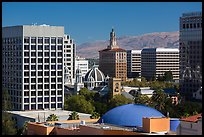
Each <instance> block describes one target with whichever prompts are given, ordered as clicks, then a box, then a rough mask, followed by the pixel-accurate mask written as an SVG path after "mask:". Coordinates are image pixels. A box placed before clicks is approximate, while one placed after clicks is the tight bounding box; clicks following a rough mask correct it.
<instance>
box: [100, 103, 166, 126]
mask: <svg viewBox="0 0 204 137" xmlns="http://www.w3.org/2000/svg"><path fill="white" fill-rule="evenodd" d="M143 117H148V118H149V117H160V118H161V117H165V116H164V115H163V114H162V113H160V112H159V111H157V110H156V109H154V108H151V107H148V106H145V105H141V104H126V105H122V106H118V107H115V108H113V109H111V110H109V111H108V112H106V113H105V114H104V115H103V116H102V117H101V118H100V119H99V120H98V123H108V124H113V125H118V126H126V127H142V118H143Z"/></svg>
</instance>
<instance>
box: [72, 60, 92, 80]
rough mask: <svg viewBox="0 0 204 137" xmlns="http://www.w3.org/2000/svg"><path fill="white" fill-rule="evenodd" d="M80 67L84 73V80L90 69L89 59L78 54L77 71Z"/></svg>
mask: <svg viewBox="0 0 204 137" xmlns="http://www.w3.org/2000/svg"><path fill="white" fill-rule="evenodd" d="M77 69H79V70H80V71H81V73H82V81H84V78H85V75H86V73H87V72H88V71H89V61H88V60H86V59H85V58H80V57H79V56H76V60H75V72H76V70H77Z"/></svg>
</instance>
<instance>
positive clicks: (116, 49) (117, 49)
mask: <svg viewBox="0 0 204 137" xmlns="http://www.w3.org/2000/svg"><path fill="white" fill-rule="evenodd" d="M101 51H115V52H120V51H123V52H126V50H125V49H122V48H113V49H108V48H106V49H103V50H100V51H99V52H101Z"/></svg>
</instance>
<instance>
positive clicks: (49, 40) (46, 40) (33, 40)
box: [24, 37, 63, 44]
mask: <svg viewBox="0 0 204 137" xmlns="http://www.w3.org/2000/svg"><path fill="white" fill-rule="evenodd" d="M43 40H44V42H43ZM36 42H38V43H45V44H49V43H51V44H56V43H58V44H63V38H62V37H58V38H56V37H51V38H49V37H44V38H43V37H38V38H36V37H31V38H30V37H25V38H24V43H36Z"/></svg>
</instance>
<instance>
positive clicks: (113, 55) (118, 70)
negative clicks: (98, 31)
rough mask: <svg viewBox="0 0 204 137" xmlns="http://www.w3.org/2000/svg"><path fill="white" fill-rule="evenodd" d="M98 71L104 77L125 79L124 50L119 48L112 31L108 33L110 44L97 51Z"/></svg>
mask: <svg viewBox="0 0 204 137" xmlns="http://www.w3.org/2000/svg"><path fill="white" fill-rule="evenodd" d="M99 69H100V70H101V71H102V72H103V73H104V74H105V76H107V75H108V76H109V77H115V78H121V79H122V81H126V79H127V59H126V50H124V49H121V48H119V46H118V45H117V43H116V35H115V32H114V30H113V29H112V32H111V33H110V44H109V45H108V46H107V48H106V49H104V50H100V51H99Z"/></svg>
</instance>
